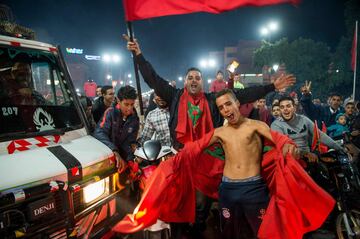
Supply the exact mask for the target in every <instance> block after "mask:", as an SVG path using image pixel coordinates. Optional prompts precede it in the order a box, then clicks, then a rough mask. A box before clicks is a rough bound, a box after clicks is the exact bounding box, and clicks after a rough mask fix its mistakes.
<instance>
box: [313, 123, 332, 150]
mask: <svg viewBox="0 0 360 239" xmlns="http://www.w3.org/2000/svg"><path fill="white" fill-rule="evenodd" d="M324 130H325V131H324ZM326 130H327V129H326V126H325V123H324V122H322V131H323V132H324V133H326ZM314 150H318V151H319V152H320V153H326V152H327V151H328V147H327V146H326V145H324V144H322V143H321V138H320V130H319V128H318V126H317V121H316V120H315V123H314V135H313V141H312V144H311V151H314Z"/></svg>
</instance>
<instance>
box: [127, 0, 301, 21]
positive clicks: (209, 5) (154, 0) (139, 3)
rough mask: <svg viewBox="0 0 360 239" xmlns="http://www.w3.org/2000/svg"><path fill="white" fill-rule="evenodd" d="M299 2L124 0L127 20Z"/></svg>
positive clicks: (288, 0) (289, 0) (265, 0)
mask: <svg viewBox="0 0 360 239" xmlns="http://www.w3.org/2000/svg"><path fill="white" fill-rule="evenodd" d="M299 2H300V0H123V3H124V7H125V18H126V20H127V21H135V20H141V19H147V18H153V17H161V16H167V15H179V14H187V13H193V12H209V13H215V14H218V13H221V12H224V11H229V10H232V9H235V8H238V7H241V6H266V5H274V4H281V3H293V4H297V3H299Z"/></svg>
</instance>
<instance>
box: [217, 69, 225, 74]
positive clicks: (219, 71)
mask: <svg viewBox="0 0 360 239" xmlns="http://www.w3.org/2000/svg"><path fill="white" fill-rule="evenodd" d="M220 73H221V74H223V75H224V72H222V71H221V70H218V71H217V72H216V75H217V74H220Z"/></svg>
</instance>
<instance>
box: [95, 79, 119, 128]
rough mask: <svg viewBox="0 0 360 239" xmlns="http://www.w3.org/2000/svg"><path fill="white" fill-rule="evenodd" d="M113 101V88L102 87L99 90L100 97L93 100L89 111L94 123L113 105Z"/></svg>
mask: <svg viewBox="0 0 360 239" xmlns="http://www.w3.org/2000/svg"><path fill="white" fill-rule="evenodd" d="M114 99H115V92H114V88H113V87H112V86H111V85H105V86H103V87H102V88H101V96H100V97H99V98H97V99H96V100H95V102H94V105H93V107H92V110H91V113H92V114H93V117H94V120H95V123H98V122H99V120H100V119H101V117H102V116H103V114H104V112H105V110H106V109H107V108H109V107H110V106H111V105H112V104H113V103H114Z"/></svg>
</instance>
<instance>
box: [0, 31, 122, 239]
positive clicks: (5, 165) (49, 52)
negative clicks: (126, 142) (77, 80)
mask: <svg viewBox="0 0 360 239" xmlns="http://www.w3.org/2000/svg"><path fill="white" fill-rule="evenodd" d="M0 111H1V113H0V238H21V237H24V238H77V237H85V238H100V237H102V236H104V235H107V236H109V235H110V234H109V233H111V231H110V228H111V226H112V225H114V223H116V222H117V221H118V220H119V214H118V212H117V205H116V198H115V197H116V196H117V195H118V193H119V191H120V189H119V187H121V186H120V185H118V173H117V170H116V167H115V163H114V155H113V153H112V151H111V150H110V149H109V148H108V147H107V146H105V145H104V144H102V143H101V142H100V141H98V140H97V139H95V138H93V137H92V136H90V135H89V131H88V126H87V121H86V119H85V113H84V110H83V109H82V108H81V105H80V102H79V99H78V97H77V96H76V92H75V89H74V86H73V84H72V81H71V78H70V75H69V73H68V70H67V67H66V65H65V62H64V60H63V58H62V56H61V52H60V48H59V47H56V46H53V45H49V44H46V43H42V42H37V41H32V40H25V39H19V38H14V37H8V36H0Z"/></svg>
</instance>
